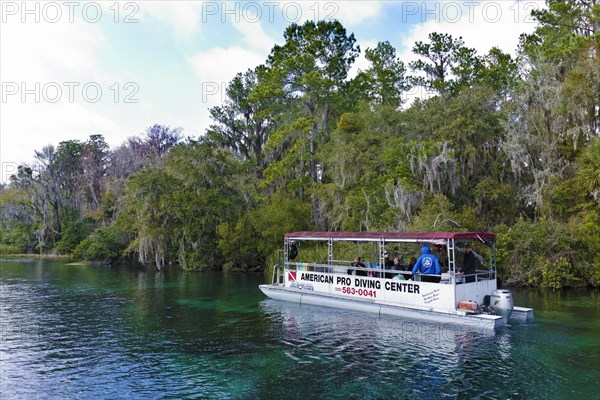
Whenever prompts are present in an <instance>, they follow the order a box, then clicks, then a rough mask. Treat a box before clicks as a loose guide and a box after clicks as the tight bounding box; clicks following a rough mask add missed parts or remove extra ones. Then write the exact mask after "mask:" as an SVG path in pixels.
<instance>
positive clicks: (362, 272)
mask: <svg viewBox="0 0 600 400" xmlns="http://www.w3.org/2000/svg"><path fill="white" fill-rule="evenodd" d="M350 265H351V266H352V267H353V268H355V269H354V275H357V276H368V275H369V273H368V272H367V271H366V269H367V266H366V265H365V264H363V263H362V262H361V261H360V257H355V258H354V262H352V263H350Z"/></svg>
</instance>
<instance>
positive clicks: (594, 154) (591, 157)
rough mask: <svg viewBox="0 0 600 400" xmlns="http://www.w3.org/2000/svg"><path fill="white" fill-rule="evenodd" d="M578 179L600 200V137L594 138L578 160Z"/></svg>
mask: <svg viewBox="0 0 600 400" xmlns="http://www.w3.org/2000/svg"><path fill="white" fill-rule="evenodd" d="M577 164H578V170H577V179H578V181H579V183H580V184H581V185H582V186H583V188H584V189H585V190H586V191H587V192H588V193H589V194H590V195H592V196H593V197H594V199H595V200H596V201H598V202H600V139H596V140H594V141H593V142H592V143H590V145H589V146H588V147H587V148H586V149H585V150H584V152H583V153H582V154H581V157H580V158H579V160H577Z"/></svg>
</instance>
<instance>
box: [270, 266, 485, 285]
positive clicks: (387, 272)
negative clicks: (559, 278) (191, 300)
mask: <svg viewBox="0 0 600 400" xmlns="http://www.w3.org/2000/svg"><path fill="white" fill-rule="evenodd" d="M336 263H339V264H348V265H339V264H334V265H332V264H324V263H318V262H312V263H311V262H293V261H288V262H287V263H285V269H287V270H290V271H305V272H321V273H335V274H342V275H347V274H350V275H356V271H363V272H365V273H367V274H368V276H370V277H375V278H390V279H391V278H393V277H395V276H396V275H398V274H401V275H403V276H404V277H405V278H406V279H409V278H410V279H414V280H415V281H423V280H430V281H431V280H434V281H435V280H437V279H439V280H438V282H439V283H443V284H452V283H453V281H456V283H457V284H460V283H465V282H466V280H465V278H466V277H469V276H474V277H475V282H478V281H480V280H487V279H494V278H495V272H494V271H493V270H477V271H476V272H475V273H474V274H469V275H462V274H461V275H458V274H453V273H451V272H443V273H442V274H441V275H434V274H420V273H417V274H416V276H414V277H413V276H412V274H411V273H410V271H404V270H397V269H390V268H383V269H381V267H380V266H379V264H376V263H373V262H365V264H366V265H367V268H359V267H353V266H352V265H351V262H349V261H336ZM283 272H284V271H283V270H282V268H281V263H279V262H278V263H277V265H275V266H274V267H273V279H272V282H273V283H276V284H283V283H284V279H283V278H284V274H283ZM423 277H425V279H423Z"/></svg>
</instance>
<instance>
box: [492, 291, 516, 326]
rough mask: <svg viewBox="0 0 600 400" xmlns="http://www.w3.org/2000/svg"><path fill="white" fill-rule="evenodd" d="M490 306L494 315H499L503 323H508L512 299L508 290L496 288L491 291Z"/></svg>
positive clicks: (511, 309)
mask: <svg viewBox="0 0 600 400" xmlns="http://www.w3.org/2000/svg"><path fill="white" fill-rule="evenodd" d="M490 308H491V309H492V310H494V313H496V315H500V316H501V317H502V319H503V321H504V323H505V324H506V323H508V318H510V315H511V314H512V311H513V299H512V293H511V292H510V290H506V289H498V290H494V291H493V292H492V295H491V296H490Z"/></svg>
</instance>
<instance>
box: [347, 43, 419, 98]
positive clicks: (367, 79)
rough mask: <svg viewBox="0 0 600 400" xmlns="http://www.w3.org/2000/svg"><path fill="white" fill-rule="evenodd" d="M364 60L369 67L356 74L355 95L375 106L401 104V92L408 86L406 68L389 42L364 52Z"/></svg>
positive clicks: (378, 44)
mask: <svg viewBox="0 0 600 400" xmlns="http://www.w3.org/2000/svg"><path fill="white" fill-rule="evenodd" d="M365 58H366V59H367V60H368V61H369V62H370V63H371V66H370V67H369V68H368V69H367V70H365V71H361V72H359V73H358V75H357V76H356V78H355V79H354V84H355V85H356V86H357V88H356V92H357V93H356V95H357V96H359V97H363V96H364V97H365V98H366V99H367V100H368V101H370V102H372V103H373V104H375V105H386V106H391V107H394V108H397V107H399V106H400V105H401V104H402V92H404V91H405V90H407V89H408V87H409V84H408V81H407V78H406V76H405V73H406V67H405V66H404V63H403V62H402V61H400V60H399V59H398V58H397V57H396V49H395V48H394V47H393V46H392V45H391V44H390V42H388V41H385V42H379V43H377V46H376V47H375V48H373V49H371V48H368V49H367V50H366V51H365Z"/></svg>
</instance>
